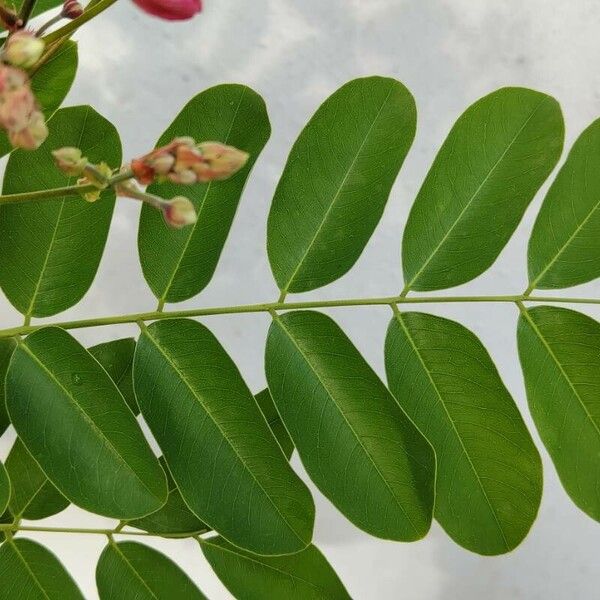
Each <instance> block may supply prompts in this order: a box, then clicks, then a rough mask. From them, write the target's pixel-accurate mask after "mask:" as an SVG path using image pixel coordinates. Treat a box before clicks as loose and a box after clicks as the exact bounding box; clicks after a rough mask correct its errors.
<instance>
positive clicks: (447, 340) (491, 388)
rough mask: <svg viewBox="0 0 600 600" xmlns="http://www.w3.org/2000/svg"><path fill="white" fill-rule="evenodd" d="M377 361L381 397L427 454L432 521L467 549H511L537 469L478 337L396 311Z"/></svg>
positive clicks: (520, 533)
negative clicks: (409, 423) (392, 403)
mask: <svg viewBox="0 0 600 600" xmlns="http://www.w3.org/2000/svg"><path fill="white" fill-rule="evenodd" d="M385 362H386V371H387V376H388V381H389V385H390V390H391V391H392V393H393V394H394V396H395V397H396V398H397V400H398V402H399V403H400V405H401V406H402V407H403V408H404V410H405V411H406V412H407V413H408V415H409V417H411V419H412V420H413V421H414V423H415V424H416V425H417V427H419V429H420V430H421V431H422V432H423V434H424V435H425V437H426V438H427V439H428V440H429V441H430V442H431V444H432V445H433V447H434V449H435V452H436V456H437V465H438V470H437V478H436V498H435V518H436V519H437V520H438V521H439V523H440V524H441V525H442V527H443V528H444V529H445V530H446V531H447V532H448V534H449V535H450V536H451V537H452V539H454V540H455V541H456V542H457V543H458V544H460V545H462V546H464V547H465V548H467V549H469V550H471V551H473V552H478V553H480V554H488V555H490V554H501V553H504V552H509V551H510V550H512V549H513V548H515V547H516V546H518V545H519V543H520V542H521V541H522V540H523V538H524V537H525V536H526V535H527V533H528V531H529V529H530V528H531V525H532V523H533V521H534V520H535V517H536V515H537V511H538V508H539V504H540V500H541V495H542V465H541V462H540V457H539V455H538V452H537V450H536V448H535V446H534V444H533V441H532V439H531V436H530V435H529V432H528V431H527V428H526V426H525V423H524V422H523V419H522V417H521V415H520V413H519V411H518V409H517V407H516V405H515V403H514V401H513V399H512V398H511V396H510V394H509V392H508V390H507V389H506V387H505V386H504V384H503V383H502V380H501V379H500V376H499V375H498V371H497V370H496V367H495V366H494V363H493V362H492V359H491V358H490V356H489V354H488V353H487V351H486V349H485V348H484V347H483V345H482V344H481V342H480V341H479V339H478V338H477V337H476V336H475V335H474V334H473V333H472V332H471V331H469V330H468V329H467V328H465V327H463V326H462V325H460V324H459V323H456V322H454V321H449V320H448V319H443V318H441V317H436V316H433V315H427V314H423V313H416V312H407V313H397V314H396V316H395V317H394V319H392V321H391V323H390V326H389V329H388V335H387V339H386V345H385Z"/></svg>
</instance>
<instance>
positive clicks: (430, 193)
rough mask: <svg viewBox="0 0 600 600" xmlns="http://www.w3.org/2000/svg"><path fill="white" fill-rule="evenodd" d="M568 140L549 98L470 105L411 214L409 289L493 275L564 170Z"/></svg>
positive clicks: (515, 91) (504, 93) (490, 98)
mask: <svg viewBox="0 0 600 600" xmlns="http://www.w3.org/2000/svg"><path fill="white" fill-rule="evenodd" d="M563 137H564V125H563V119H562V113H561V110H560V107H559V105H558V103H557V102H556V100H554V99H553V98H551V97H550V96H546V95H545V94H541V93H539V92H535V91H533V90H528V89H525V88H502V89H500V90H497V91H495V92H493V93H491V94H489V95H487V96H484V97H483V98H481V99H480V100H478V101H477V102H475V104H473V105H472V106H470V107H469V108H468V109H467V110H466V112H464V113H463V114H462V115H461V117H460V118H459V119H458V121H457V122H456V124H455V125H454V127H453V128H452V130H451V131H450V133H449V134H448V137H447V138H446V141H445V142H444V144H443V145H442V147H441V149H440V151H439V152H438V155H437V156H436V158H435V161H434V163H433V165H432V167H431V169H430V171H429V173H428V175H427V177H426V179H425V182H424V183H423V186H422V187H421V190H420V191H419V194H418V195H417V199H416V200H415V203H414V205H413V207H412V209H411V211H410V215H409V217H408V222H407V224H406V228H405V230H404V238H403V241H402V264H403V266H404V279H405V283H406V288H405V289H412V290H439V289H443V288H449V287H452V286H456V285H459V284H461V283H465V282H467V281H470V280H471V279H474V278H475V277H477V276H478V275H481V274H482V273H483V272H484V271H486V270H487V269H488V268H489V267H490V266H491V265H492V263H493V262H494V261H495V260H496V258H497V257H498V255H499V254H500V251H501V250H502V249H503V248H504V246H505V245H506V243H507V242H508V240H509V238H510V237H511V235H512V234H513V232H514V230H515V229H516V227H517V225H518V224H519V221H520V220H521V218H522V216H523V213H524V212H525V209H526V208H527V206H528V205H529V203H530V202H531V200H532V199H533V197H534V195H535V193H536V192H537V190H538V189H539V187H540V186H541V185H542V183H543V182H544V181H545V179H546V178H547V177H548V175H549V174H550V172H551V171H552V169H553V168H554V166H555V165H556V163H557V161H558V159H559V157H560V154H561V150H562V145H563Z"/></svg>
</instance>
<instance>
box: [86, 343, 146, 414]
mask: <svg viewBox="0 0 600 600" xmlns="http://www.w3.org/2000/svg"><path fill="white" fill-rule="evenodd" d="M88 351H89V353H90V354H91V355H92V356H93V357H94V358H95V359H96V360H97V361H98V362H99V363H100V364H101V365H102V368H103V369H104V370H105V371H106V372H107V373H108V374H109V375H110V378H111V379H112V380H113V381H114V382H115V384H116V385H117V387H118V388H119V391H120V392H121V394H122V395H123V398H125V402H127V406H129V408H130V409H131V411H132V412H133V414H134V415H139V414H140V409H139V407H138V405H137V400H136V399H135V392H134V391H133V353H134V352H135V340H134V339H133V338H124V339H121V340H113V341H112V342H105V343H103V344H98V345H97V346H93V347H92V348H88Z"/></svg>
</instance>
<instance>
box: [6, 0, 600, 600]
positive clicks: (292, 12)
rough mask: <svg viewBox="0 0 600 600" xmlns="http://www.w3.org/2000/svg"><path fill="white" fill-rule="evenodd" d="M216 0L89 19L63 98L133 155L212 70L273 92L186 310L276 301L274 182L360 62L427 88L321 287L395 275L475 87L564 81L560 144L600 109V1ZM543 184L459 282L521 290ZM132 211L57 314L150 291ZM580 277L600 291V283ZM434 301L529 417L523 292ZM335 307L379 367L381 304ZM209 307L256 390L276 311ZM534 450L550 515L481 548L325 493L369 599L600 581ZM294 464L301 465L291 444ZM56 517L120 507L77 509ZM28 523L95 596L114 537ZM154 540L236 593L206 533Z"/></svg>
mask: <svg viewBox="0 0 600 600" xmlns="http://www.w3.org/2000/svg"><path fill="white" fill-rule="evenodd" d="M205 4H206V10H205V12H204V13H203V14H202V15H200V16H198V17H197V18H196V19H194V20H193V21H191V22H188V23H184V24H172V23H168V22H163V21H159V20H157V19H153V18H150V17H148V16H146V15H145V14H142V13H140V12H139V11H138V10H137V9H136V8H135V7H134V6H133V5H132V4H130V2H129V1H128V0H120V2H119V3H118V5H117V6H115V7H113V8H111V9H110V10H109V11H108V12H106V13H105V14H103V15H102V16H101V17H100V18H98V19H97V20H96V21H95V22H94V23H93V24H92V25H91V26H88V27H87V28H86V29H84V30H82V31H81V32H79V33H78V34H77V39H78V40H79V41H80V67H79V72H78V75H77V79H76V82H75V85H74V87H73V89H72V92H71V93H70V95H69V98H68V100H67V104H79V103H91V104H92V105H93V106H94V107H95V108H96V109H98V110H99V111H100V112H101V113H103V114H104V115H105V116H106V117H107V118H109V119H110V120H111V121H112V122H113V123H115V125H116V126H117V128H118V129H119V131H120V132H121V135H122V139H123V144H124V151H125V156H129V157H131V156H135V155H137V154H140V153H143V152H145V151H147V150H149V149H150V148H152V147H153V145H154V143H155V141H156V139H157V138H158V136H159V134H160V133H161V132H162V131H163V130H164V129H165V127H166V126H167V125H168V124H169V122H170V121H171V119H172V118H173V116H174V115H175V114H176V113H177V112H178V111H179V109H180V107H181V106H182V105H183V104H184V103H185V102H187V100H188V99H189V98H190V97H191V96H193V95H194V94H196V93H198V92H199V91H201V90H203V89H205V88H207V87H209V86H212V85H215V84H218V83H223V82H239V83H245V84H248V85H250V86H252V87H253V88H255V89H256V90H257V91H258V92H259V93H261V94H262V95H263V96H264V97H265V100H266V102H267V106H268V108H269V112H270V117H271V121H272V125H273V136H272V138H271V141H270V142H269V144H268V146H267V148H266V150H265V152H264V153H263V155H262V157H261V158H260V160H259V161H258V164H257V166H256V168H255V170H254V173H253V175H252V176H251V179H250V182H249V184H248V186H247V189H246V191H245V193H244V196H243V199H242V202H241V205H240V209H239V212H238V215H237V218H236V221H235V224H234V227H233V230H232V232H231V235H230V237H229V240H228V243H227V245H226V248H225V251H224V253H223V256H222V259H221V262H220V264H219V267H218V270H217V273H216V275H215V277H214V279H213V281H212V283H211V284H210V286H209V287H208V288H207V289H206V290H205V291H204V292H203V293H202V295H201V296H200V297H199V298H196V299H194V300H192V301H189V302H187V303H184V304H182V305H180V306H181V307H184V306H189V307H191V306H201V305H202V306H212V305H232V304H244V303H250V302H258V301H263V300H267V301H268V300H274V299H275V298H276V296H277V290H276V288H275V285H274V283H273V280H272V276H271V273H270V270H269V265H268V262H267V259H266V251H265V227H266V217H267V213H268V209H269V203H270V199H271V197H272V194H273V191H274V188H275V185H276V183H277V179H278V177H279V175H280V173H281V170H282V167H283V165H284V162H285V159H286V156H287V153H288V151H289V149H290V147H291V144H292V142H293V140H294V139H295V137H296V136H297V134H298V133H299V131H300V130H301V128H302V126H303V124H304V123H305V122H306V121H307V119H308V118H309V116H310V115H311V114H312V113H313V112H314V110H315V109H316V108H317V107H318V105H319V104H320V103H321V102H322V101H323V100H324V99H325V98H326V97H327V96H328V95H329V94H330V93H332V92H333V91H334V90H335V89H336V88H337V87H339V86H340V85H341V84H343V83H345V82H346V81H347V80H349V79H352V78H354V77H357V76H362V75H370V74H381V75H389V76H393V77H396V78H398V79H400V80H401V81H403V82H404V83H405V84H406V85H407V86H408V88H409V89H410V90H411V91H412V92H413V94H414V96H415V98H416V101H417V106H418V109H419V121H418V132H417V137H416V140H415V143H414V145H413V148H412V150H411V152H410V154H409V157H408V159H407V160H406V163H405V165H404V167H403V169H402V172H401V174H400V177H399V179H398V181H397V183H396V185H395V187H394V189H393V191H392V195H391V198H390V202H389V204H388V207H387V209H386V212H385V215H384V217H383V220H382V222H381V224H380V226H379V227H378V229H377V231H376V232H375V234H374V236H373V238H372V239H371V242H370V243H369V245H368V247H367V249H366V250H365V252H364V253H363V255H362V256H361V258H360V260H359V261H358V263H357V265H356V266H355V268H354V269H353V270H352V271H351V272H350V273H349V274H348V275H346V276H345V277H343V278H342V279H341V280H340V281H338V282H336V283H334V284H332V285H330V286H328V287H326V288H324V289H322V290H319V291H317V292H315V293H313V294H312V295H311V296H310V297H313V298H334V297H354V296H382V295H390V294H394V293H397V292H398V291H399V289H400V288H401V284H402V281H401V269H400V260H399V244H400V240H401V234H402V228H403V224H404V223H405V221H406V216H407V212H408V210H409V207H410V204H411V202H412V200H413V198H414V197H415V195H416V192H417V191H418V188H419V185H420V183H421V181H422V180H423V177H424V175H425V173H426V171H427V169H428V167H429V165H430V164H431V161H432V159H433V157H434V154H435V152H436V151H437V148H438V147H439V145H440V143H441V142H442V140H443V138H444V136H445V135H446V133H447V132H448V130H449V128H450V126H451V125H452V123H453V122H454V120H455V119H456V117H457V116H458V115H459V114H460V112H462V111H463V110H464V109H465V108H466V107H467V106H468V105H469V104H470V103H471V102H473V101H474V100H476V99H477V98H479V97H480V96H482V95H484V94H486V93H488V92H490V91H492V90H494V89H496V88H498V87H501V86H504V85H525V86H528V87H532V88H536V89H539V90H541V91H544V92H547V93H550V94H553V95H554V96H555V97H556V98H557V99H558V100H559V101H560V103H561V104H562V107H563V110H564V114H565V119H566V123H567V147H568V146H570V144H571V143H572V141H573V140H574V138H575V137H576V136H577V134H578V133H579V132H580V131H581V130H582V129H583V127H584V126H586V125H587V124H589V123H590V122H591V121H592V120H593V119H595V118H596V117H597V116H599V115H600V68H599V53H600V36H599V34H598V32H599V31H600V8H599V7H598V4H597V3H596V2H592V1H591V0H590V1H583V0H577V1H572V2H564V1H559V0H552V1H550V0H528V1H527V2H524V1H523V0H518V1H513V0H506V1H503V2H500V1H495V2H493V1H483V0H445V1H433V0H420V1H419V0H413V1H408V0H407V1H402V0H366V1H364V0H363V1H359V0H326V1H323V0H253V1H252V2H250V1H247V0H246V1H235V0H220V1H217V0H205ZM599 168H600V165H599ZM544 189H545V188H544ZM542 197H543V190H542V193H541V194H539V195H538V197H537V198H536V200H535V201H534V202H533V203H532V205H531V207H530V210H529V211H528V212H527V214H526V216H525V218H524V220H523V223H522V224H521V226H520V227H519V229H518V230H517V233H516V235H515V236H514V237H513V239H512V240H511V242H510V243H509V245H508V246H507V247H506V249H505V250H504V252H503V253H502V255H501V256H500V258H499V259H498V261H497V262H496V263H495V265H494V266H493V268H492V269H491V270H490V271H489V272H488V273H486V274H485V275H484V276H482V277H480V278H479V279H477V280H476V281H474V282H472V283H470V284H468V285H466V286H463V287H462V288H459V289H457V290H456V291H453V292H452V293H461V294H462V293H467V292H468V293H471V292H473V293H477V294H509V293H519V292H521V291H522V290H523V289H524V288H525V287H526V269H525V256H526V244H527V238H528V233H529V231H530V230H531V225H532V223H533V219H534V218H535V214H536V212H537V210H538V208H539V205H540V200H541V198H542ZM138 211H139V207H138V206H136V205H135V204H134V203H130V202H129V201H126V200H125V201H120V202H119V203H118V206H117V209H116V213H115V217H114V220H113V227H112V230H111V233H110V237H109V240H108V246H107V251H106V253H105V256H104V259H103V261H102V264H101V267H100V271H99V273H98V277H97V279H96V281H95V283H94V285H93V287H92V289H91V290H90V292H89V293H88V294H87V296H86V297H85V299H84V300H83V301H82V302H80V304H79V305H78V306H76V307H75V308H73V309H71V310H69V311H67V313H65V314H64V315H62V316H61V317H60V318H61V319H62V318H65V319H70V318H82V317H91V316H100V315H109V314H119V313H128V312H138V311H140V310H151V309H153V308H154V307H155V304H156V302H155V300H154V298H153V297H152V296H151V294H150V292H149V290H148V288H147V286H146V285H145V283H144V280H143V277H142V275H141V271H140V267H139V264H138V258H137V250H136V232H137V220H138ZM569 293H570V294H571V295H579V296H600V285H598V284H590V285H586V286H581V287H580V288H579V289H577V290H575V291H573V290H570V291H569ZM305 296H306V295H305ZM305 296H302V297H303V298H304V297H305ZM293 299H294V297H293V296H291V297H290V300H293ZM424 309H425V310H430V311H432V312H436V313H439V314H444V315H448V316H450V317H452V318H456V319H458V320H460V321H461V322H462V323H464V324H466V325H467V326H469V327H470V328H471V329H473V330H474V331H475V332H476V333H477V334H478V335H479V336H480V337H481V338H482V340H483V341H484V343H485V344H486V346H487V347H488V348H489V350H490V352H491V354H492V356H493V358H494V359H495V361H496V363H497V365H498V368H499V370H500V373H501V375H502V376H503V378H504V380H505V381H506V383H507V385H508V387H509V389H510V390H511V391H512V393H513V395H514V397H515V399H516V402H517V403H518V405H519V407H520V408H521V409H522V411H523V414H524V415H525V418H526V419H527V422H528V423H529V424H531V420H530V419H529V416H528V414H527V410H526V402H525V394H524V388H523V381H522V376H521V372H520V369H519V366H518V362H517V353H516V342H515V324H516V318H517V311H516V309H515V308H514V307H513V306H511V305H448V306H441V305H440V306H439V307H433V306H427V307H425V308H424ZM583 310H587V309H583ZM331 314H332V315H334V316H335V317H336V319H337V320H338V322H339V323H340V324H341V325H342V326H343V327H344V328H345V330H346V331H347V332H348V334H349V335H350V336H351V337H352V339H353V340H354V341H355V343H356V344H357V345H358V346H359V348H360V349H361V351H362V352H363V353H364V355H365V357H366V358H367V359H368V360H369V362H370V363H371V364H372V365H373V366H374V367H375V368H376V369H377V370H378V371H379V372H380V373H382V358H383V351H382V348H383V339H384V334H385V328H386V324H387V321H388V319H389V317H390V315H389V310H387V309H385V308H380V309H370V308H354V309H349V308H346V309H338V310H336V311H331ZM590 314H594V313H593V311H591V312H590ZM0 315H1V324H0V325H1V326H3V327H8V326H11V325H17V324H20V322H21V317H20V316H19V315H18V314H17V313H16V312H15V311H14V310H13V309H12V308H11V307H10V305H9V304H8V302H7V301H6V300H5V299H4V298H0ZM596 316H600V314H598V313H597V314H596ZM205 323H206V324H208V325H209V326H210V327H211V328H212V329H213V331H214V332H215V333H216V334H217V335H218V337H219V338H220V340H221V342H222V343H223V344H224V345H225V347H226V348H227V350H228V351H229V352H230V353H231V355H232V356H233V358H234V359H235V361H236V362H237V364H238V365H239V367H240V369H241V371H242V373H243V375H244V376H245V378H246V380H247V382H248V384H249V385H250V387H251V388H252V389H253V390H255V391H258V390H259V389H261V388H262V387H263V385H264V374H263V368H262V364H261V358H262V352H263V349H264V342H265V334H266V329H267V325H268V319H267V317H265V316H252V315H242V316H235V317H210V318H206V319H205ZM135 333H136V331H135V328H133V327H113V328H104V329H90V330H85V331H78V332H77V333H76V335H77V337H78V338H79V339H80V340H82V341H83V342H85V343H86V344H91V343H97V342H101V341H105V340H109V339H111V338H115V337H117V336H122V335H125V334H135ZM534 436H535V439H536V441H539V439H538V437H537V435H536V434H534ZM12 439H13V434H12V431H11V432H9V433H7V434H6V435H5V436H4V437H3V438H2V439H1V440H0V451H1V457H2V458H4V457H5V456H6V454H7V453H8V450H9V448H10V444H11V443H12ZM542 453H543V456H544V463H545V487H544V497H543V501H542V506H541V510H540V514H539V518H538V520H537V522H536V523H535V525H534V527H533V530H532V532H531V534H530V535H529V537H528V538H527V539H526V540H525V542H524V543H523V544H522V546H521V547H519V548H518V549H517V550H516V551H514V552H513V553H512V554H510V555H508V556H504V557H497V558H483V557H479V556H476V555H474V554H470V553H468V552H467V551H465V550H462V549H461V548H459V547H458V546H456V545H455V544H454V543H453V542H452V541H451V540H450V539H449V538H448V537H447V536H446V535H445V534H444V532H443V531H442V530H441V529H440V528H439V526H437V525H434V526H433V529H432V531H431V533H430V535H429V536H428V537H427V538H426V539H425V540H423V541H421V542H419V543H416V544H410V545H408V544H397V543H388V542H383V541H380V540H377V539H374V538H370V537H368V536H367V535H366V534H363V533H362V532H360V531H358V530H357V529H355V528H354V527H353V526H352V525H351V524H350V523H348V522H347V521H346V520H345V519H344V518H343V517H342V516H341V515H340V514H339V513H338V512H337V511H336V510H335V509H334V508H333V507H332V506H331V505H330V504H329V503H328V502H327V501H326V500H325V499H324V498H323V497H322V496H320V495H319V493H318V492H316V490H315V498H316V502H317V524H316V535H315V540H316V542H317V544H318V545H319V546H320V547H321V548H322V550H323V551H324V552H325V554H326V555H327V557H328V558H329V559H330V561H331V562H332V564H333V565H334V567H335V568H336V569H337V571H338V573H339V574H340V576H341V578H342V580H343V581H344V582H345V583H346V585H347V587H348V590H349V592H350V593H351V595H352V596H353V597H355V598H357V599H363V600H371V599H398V598H403V599H405V600H422V599H425V600H428V599H432V600H434V599H442V598H444V599H448V598H450V599H454V598H459V599H462V600H471V599H479V598H487V599H489V600H501V599H502V600H503V599H506V598H526V599H531V600H534V599H537V598H540V599H541V598H543V599H545V600H562V599H564V598H575V599H589V598H597V597H598V589H599V587H600V570H599V569H598V564H599V563H598V556H599V551H600V528H599V526H598V524H597V523H595V522H594V521H592V520H591V519H589V518H588V517H586V516H585V515H584V514H583V513H581V512H580V511H579V510H578V509H577V508H576V507H575V506H574V505H573V504H572V503H571V502H570V501H569V500H568V498H567V496H566V494H565V493H564V491H563V490H562V488H561V487H560V485H559V483H558V480H557V477H556V475H555V473H554V470H553V468H552V465H551V464H550V463H549V461H548V459H547V455H546V454H545V452H542ZM294 464H295V466H296V467H297V468H298V469H300V470H301V467H300V466H299V464H298V462H297V461H296V462H295V463H294ZM200 476H201V474H200ZM45 524H46V523H45ZM47 524H50V525H56V526H58V525H64V526H73V527H76V526H88V527H90V526H110V525H111V524H112V523H111V522H110V521H109V520H107V519H102V518H97V517H91V516H89V515H86V514H85V513H82V512H81V511H79V510H78V509H75V508H73V507H71V508H69V509H67V510H66V511H65V512H64V513H62V514H60V515H57V516H56V517H54V518H52V519H50V520H49V521H48V523H47ZM32 537H35V538H36V539H39V540H42V541H43V542H44V543H45V544H47V545H48V546H49V547H50V548H52V549H53V550H54V551H55V552H56V553H57V554H58V555H59V556H60V558H61V559H62V561H63V562H64V564H65V565H66V566H67V567H68V569H69V570H70V571H71V572H72V573H73V575H74V577H75V579H76V580H77V582H78V584H79V585H80V586H81V589H82V590H83V591H84V594H85V595H86V597H87V598H97V594H96V590H95V584H94V568H95V563H96V560H97V558H98V556H99V554H100V552H101V550H102V547H103V545H104V543H105V541H104V539H103V538H102V537H101V536H83V535H81V536H80V535H56V534H44V535H42V534H40V535H36V536H32ZM148 543H151V544H152V545H154V546H156V547H158V548H161V549H162V550H163V551H164V552H165V553H167V554H168V555H170V556H171V557H173V558H174V559H176V560H177V562H178V563H179V564H180V565H181V566H182V567H183V568H184V569H185V570H186V571H187V572H188V573H189V574H190V575H191V576H192V578H193V579H194V580H195V581H196V582H197V584H198V585H199V586H200V587H201V589H202V590H203V591H204V592H205V594H207V596H208V597H210V598H211V599H228V598H230V597H231V596H230V595H229V594H228V593H227V591H226V590H225V589H224V588H223V586H222V585H221V584H220V583H219V581H218V580H217V579H216V577H215V576H214V575H213V574H212V573H211V572H210V569H209V568H208V566H207V564H206V563H205V561H204V560H203V558H202V556H201V554H200V551H199V549H198V547H197V545H196V543H195V542H192V541H160V540H159V541H154V542H152V541H149V542H148Z"/></svg>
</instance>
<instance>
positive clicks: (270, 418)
mask: <svg viewBox="0 0 600 600" xmlns="http://www.w3.org/2000/svg"><path fill="white" fill-rule="evenodd" d="M254 398H255V399H256V403H257V404H258V407H259V408H260V411H261V412H262V414H263V415H264V417H265V419H266V420H267V423H268V424H269V428H270V429H271V431H272V432H273V435H274V436H275V439H276V440H277V442H278V443H279V445H280V446H281V449H282V450H283V453H284V454H285V457H286V458H287V459H288V460H289V459H290V458H291V456H292V454H293V452H294V442H292V439H291V438H290V434H289V433H288V432H287V431H286V429H285V425H284V424H283V423H282V422H281V419H280V418H279V414H278V413H277V408H275V404H274V403H273V398H271V392H269V388H265V389H264V390H263V391H262V392H259V393H258V394H256V396H254Z"/></svg>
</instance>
